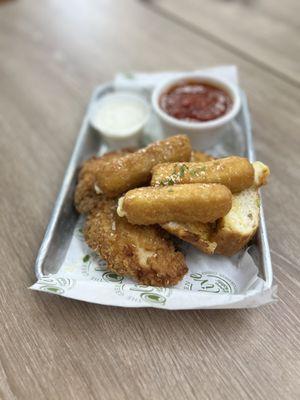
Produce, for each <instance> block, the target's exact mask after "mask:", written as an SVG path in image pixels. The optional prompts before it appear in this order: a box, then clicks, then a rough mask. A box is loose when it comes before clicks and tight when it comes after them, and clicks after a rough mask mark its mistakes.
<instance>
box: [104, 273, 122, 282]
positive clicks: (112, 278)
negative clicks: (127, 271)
mask: <svg viewBox="0 0 300 400" xmlns="http://www.w3.org/2000/svg"><path fill="white" fill-rule="evenodd" d="M102 278H103V279H104V280H105V281H106V282H114V283H116V282H118V283H120V282H122V280H123V279H124V277H123V276H120V275H118V274H116V273H115V272H110V271H107V272H104V274H102Z"/></svg>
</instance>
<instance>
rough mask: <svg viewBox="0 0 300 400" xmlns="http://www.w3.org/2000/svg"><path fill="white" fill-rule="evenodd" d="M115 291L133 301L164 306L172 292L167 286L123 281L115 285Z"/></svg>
mask: <svg viewBox="0 0 300 400" xmlns="http://www.w3.org/2000/svg"><path fill="white" fill-rule="evenodd" d="M115 293H116V294H118V295H119V296H124V298H126V300H130V301H131V302H133V303H139V304H140V303H148V304H149V303H150V304H153V305H154V304H157V305H160V306H164V305H165V304H166V301H167V299H168V297H170V295H171V293H172V292H171V289H169V288H163V287H154V286H146V285H139V284H125V283H123V284H118V285H116V286H115Z"/></svg>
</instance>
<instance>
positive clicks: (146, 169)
mask: <svg viewBox="0 0 300 400" xmlns="http://www.w3.org/2000/svg"><path fill="white" fill-rule="evenodd" d="M190 157H191V145H190V141H189V139H188V138H187V136H185V135H178V136H172V137H170V138H169V139H167V140H162V141H159V142H155V143H152V144H150V145H149V146H147V147H145V148H144V149H140V150H137V151H136V152H134V153H132V154H128V155H127V156H126V157H122V158H120V159H117V160H102V161H101V162H99V164H98V167H97V172H96V184H97V186H98V187H99V188H100V189H101V191H102V192H103V193H104V194H105V195H106V196H107V197H111V198H113V197H117V196H119V195H121V194H122V193H124V192H126V191H127V190H129V189H132V188H135V187H137V186H141V185H145V184H147V183H148V182H149V181H150V179H151V170H152V168H153V167H154V166H155V165H156V164H158V163H162V162H174V161H188V160H190Z"/></svg>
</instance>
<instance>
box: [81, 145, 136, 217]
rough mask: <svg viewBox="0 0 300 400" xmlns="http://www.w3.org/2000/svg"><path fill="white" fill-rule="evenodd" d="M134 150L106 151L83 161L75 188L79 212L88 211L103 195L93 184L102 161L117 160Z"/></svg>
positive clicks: (85, 212)
mask: <svg viewBox="0 0 300 400" xmlns="http://www.w3.org/2000/svg"><path fill="white" fill-rule="evenodd" d="M132 152H134V149H122V150H119V151H112V152H110V153H106V154H104V155H103V156H101V157H92V158H90V159H89V160H87V161H85V162H84V163H83V165H82V167H81V169H80V171H79V174H78V183H77V186H76V189H75V195H74V204H75V208H76V210H77V211H78V212H79V213H80V214H87V213H89V212H90V211H91V210H92V209H93V208H94V207H96V206H97V204H98V203H99V201H100V200H101V198H102V197H103V195H102V194H101V191H100V190H99V188H97V185H95V175H96V171H97V169H98V166H99V164H101V163H102V161H103V160H104V161H105V160H106V161H112V160H117V159H119V158H120V157H122V156H125V155H127V154H130V153H132Z"/></svg>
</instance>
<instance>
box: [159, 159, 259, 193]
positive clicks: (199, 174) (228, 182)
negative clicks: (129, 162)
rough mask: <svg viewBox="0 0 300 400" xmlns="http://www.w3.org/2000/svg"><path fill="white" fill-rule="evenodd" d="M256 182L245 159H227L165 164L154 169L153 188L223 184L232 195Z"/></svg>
mask: <svg viewBox="0 0 300 400" xmlns="http://www.w3.org/2000/svg"><path fill="white" fill-rule="evenodd" d="M253 182H254V168H253V166H252V164H251V163H250V162H249V161H248V160H247V159H246V158H244V157H236V156H232V157H226V158H219V159H217V160H212V161H206V162H188V163H164V164H158V165H156V166H155V167H154V168H153V169H152V180H151V185H152V186H158V185H169V184H170V183H173V184H174V183H175V184H178V183H221V184H222V185H225V186H227V187H228V188H229V189H230V190H231V191H232V193H236V192H240V191H242V190H244V189H247V188H248V187H250V186H251V185H253Z"/></svg>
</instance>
